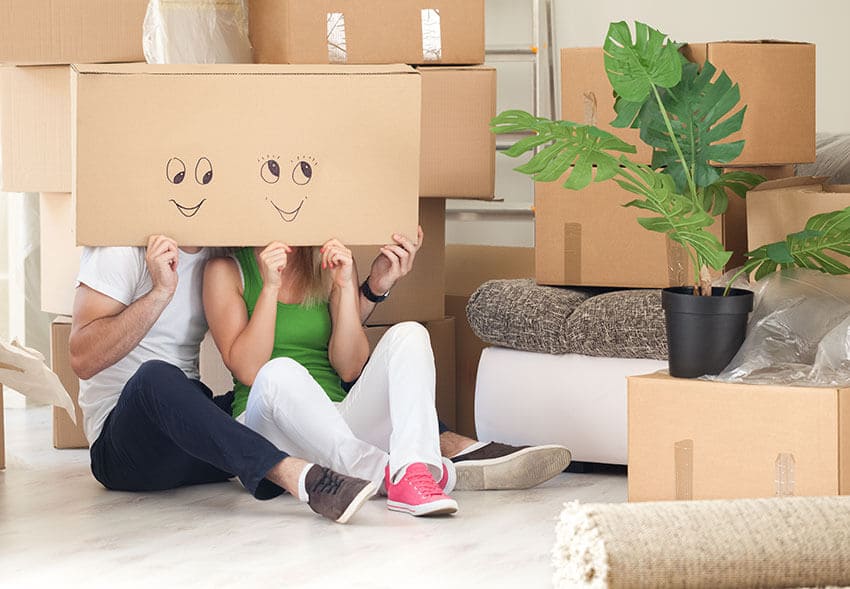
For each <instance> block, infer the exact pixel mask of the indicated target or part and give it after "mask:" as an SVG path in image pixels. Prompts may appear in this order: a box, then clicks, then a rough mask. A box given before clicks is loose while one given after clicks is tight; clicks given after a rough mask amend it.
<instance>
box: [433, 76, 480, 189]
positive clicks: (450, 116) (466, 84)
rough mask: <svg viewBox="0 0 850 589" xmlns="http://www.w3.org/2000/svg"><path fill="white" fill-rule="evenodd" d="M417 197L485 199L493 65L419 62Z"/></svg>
mask: <svg viewBox="0 0 850 589" xmlns="http://www.w3.org/2000/svg"><path fill="white" fill-rule="evenodd" d="M419 72H420V73H421V74H422V160H421V171H420V181H419V196H420V197H450V198H477V199H484V200H490V199H492V198H493V196H494V193H495V185H496V181H495V178H496V136H495V135H493V134H492V133H491V132H490V121H491V120H492V119H493V117H495V116H496V70H495V69H494V68H489V67H483V66H478V67H423V68H419Z"/></svg>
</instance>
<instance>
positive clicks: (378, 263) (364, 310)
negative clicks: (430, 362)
mask: <svg viewBox="0 0 850 589" xmlns="http://www.w3.org/2000/svg"><path fill="white" fill-rule="evenodd" d="M424 240H425V233H424V232H423V231H422V227H419V228H418V231H417V236H416V243H413V242H412V241H410V240H409V239H408V238H407V237H405V236H404V235H401V234H399V233H396V234H394V235H393V241H394V242H395V243H391V244H387V245H385V246H383V247H381V249H380V251H379V252H378V256H377V257H376V258H375V260H374V261H373V262H372V269H371V272H370V273H369V278H368V279H367V280H369V288H371V289H372V292H373V293H375V294H379V295H380V294H384V293H385V292H387V291H389V290H390V289H391V288H392V287H393V286H395V284H396V283H397V282H398V281H399V279H401V278H403V277H404V276H407V274H408V273H409V272H410V271H411V270H413V261H414V260H415V259H416V253H417V252H418V251H419V248H421V247H422V242H423V241H424ZM357 284H360V283H359V282H357ZM358 297H359V299H358V300H359V305H360V320H361V322H362V323H366V320H367V319H369V316H370V315H371V314H372V312H373V311H374V310H375V303H373V302H372V301H370V300H369V299H367V298H366V296H365V295H363V294H362V293H360V294H358Z"/></svg>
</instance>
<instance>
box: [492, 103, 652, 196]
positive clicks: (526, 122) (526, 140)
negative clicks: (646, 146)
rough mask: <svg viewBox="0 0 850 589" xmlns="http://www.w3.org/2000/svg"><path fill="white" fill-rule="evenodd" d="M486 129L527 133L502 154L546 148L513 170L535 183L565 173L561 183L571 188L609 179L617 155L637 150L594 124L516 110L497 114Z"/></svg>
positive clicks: (617, 162) (616, 164)
mask: <svg viewBox="0 0 850 589" xmlns="http://www.w3.org/2000/svg"><path fill="white" fill-rule="evenodd" d="M490 128H491V130H492V131H493V132H494V133H496V134H505V133H513V134H517V133H523V134H524V133H531V135H529V136H528V137H523V138H522V139H520V140H518V141H517V142H516V143H514V144H513V145H511V147H510V148H509V149H507V150H506V151H504V152H503V153H504V154H505V155H507V156H510V157H518V156H520V155H522V154H524V153H527V152H529V151H532V150H534V149H536V148H539V147H542V146H544V145H545V146H546V147H544V148H543V149H541V150H540V151H538V152H537V153H536V154H535V155H534V156H532V158H531V159H530V160H529V161H528V162H526V163H525V164H523V165H521V166H519V167H517V168H515V169H516V171H518V172H520V173H522V174H527V175H529V176H531V177H532V178H534V180H536V181H538V182H554V181H556V180H558V179H560V178H561V177H563V176H564V175H565V174H566V175H567V178H566V180H565V182H564V186H565V187H566V188H570V189H573V190H580V189H582V188H584V187H586V186H587V185H589V184H590V183H591V182H602V181H604V180H609V179H611V178H613V177H614V176H616V175H617V173H618V170H619V168H620V160H619V156H620V154H622V153H635V152H636V151H637V149H636V148H635V146H634V145H630V144H628V143H626V142H625V141H623V140H622V139H620V138H618V137H615V136H614V135H612V134H611V133H608V132H606V131H602V130H601V129H597V128H596V127H592V126H589V125H577V124H575V123H571V122H569V121H551V120H549V119H545V118H540V117H535V116H532V115H530V114H529V113H527V112H525V111H519V110H509V111H505V112H503V113H501V114H500V115H499V116H497V117H496V118H494V119H493V120H492V121H491V122H490ZM611 152H613V153H611ZM615 154H616V155H615ZM594 170H595V171H596V174H595V176H594Z"/></svg>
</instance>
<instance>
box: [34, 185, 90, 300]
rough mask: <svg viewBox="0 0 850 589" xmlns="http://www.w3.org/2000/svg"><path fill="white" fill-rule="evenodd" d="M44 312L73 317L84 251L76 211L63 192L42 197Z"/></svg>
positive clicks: (40, 203)
mask: <svg viewBox="0 0 850 589" xmlns="http://www.w3.org/2000/svg"><path fill="white" fill-rule="evenodd" d="M39 222H40V224H41V310H42V311H44V312H46V313H54V314H56V315H71V312H72V311H73V309H74V295H75V293H76V285H77V273H78V272H79V270H80V255H81V254H82V248H79V247H77V246H76V245H75V243H76V239H75V237H74V207H73V202H72V201H71V195H70V194H68V193H64V192H56V193H44V192H43V193H41V194H40V195H39Z"/></svg>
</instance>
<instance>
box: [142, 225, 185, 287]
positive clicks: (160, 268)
mask: <svg viewBox="0 0 850 589" xmlns="http://www.w3.org/2000/svg"><path fill="white" fill-rule="evenodd" d="M178 258H179V250H178V249H177V242H176V241H174V240H173V239H171V238H170V237H165V236H164V235H151V236H150V237H149V238H148V247H147V251H146V252H145V263H146V264H147V266H148V272H149V273H150V275H151V282H153V288H152V289H151V292H152V293H154V295H156V296H157V297H158V298H161V299H164V300H171V297H172V296H174V291H175V290H177V262H178Z"/></svg>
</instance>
